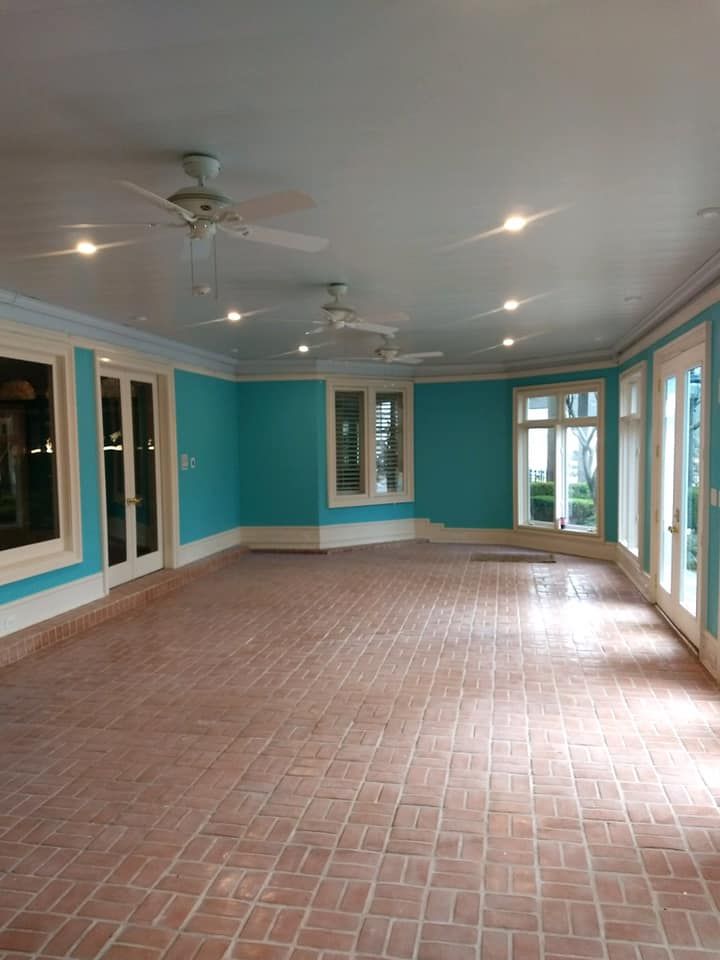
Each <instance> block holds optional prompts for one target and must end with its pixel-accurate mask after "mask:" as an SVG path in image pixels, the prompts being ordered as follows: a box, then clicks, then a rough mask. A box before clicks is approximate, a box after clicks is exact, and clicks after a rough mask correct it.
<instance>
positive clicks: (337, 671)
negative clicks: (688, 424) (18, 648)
mask: <svg viewBox="0 0 720 960" xmlns="http://www.w3.org/2000/svg"><path fill="white" fill-rule="evenodd" d="M471 552H472V548H470V547H467V548H466V547H463V546H457V547H456V546H437V545H421V544H418V545H396V546H389V547H380V548H375V549H369V550H361V551H357V552H350V553H342V554H337V555H331V556H283V555H265V556H260V555H256V556H247V557H244V558H241V559H240V560H239V561H238V562H237V563H236V564H234V565H233V566H231V567H226V568H225V569H222V570H219V571H217V572H216V573H215V574H213V575H212V576H209V577H207V578H205V579H202V580H198V581H196V582H193V583H191V584H189V585H188V586H187V588H186V589H184V590H183V591H182V592H181V593H177V594H174V595H172V596H169V597H166V598H164V599H162V600H160V601H158V602H157V603H155V604H154V606H153V607H151V608H148V609H146V610H144V611H136V612H133V613H130V614H127V615H125V616H123V617H120V618H118V619H117V620H114V621H111V622H109V623H106V624H104V625H101V626H98V627H96V628H94V629H93V630H92V631H90V632H88V633H87V634H85V635H83V636H81V637H79V638H76V639H75V640H73V641H70V642H68V643H66V644H65V645H62V646H59V647H55V648H53V649H50V650H46V651H44V652H43V653H40V654H38V655H36V656H34V657H31V658H30V659H28V660H26V661H24V662H21V663H18V664H16V665H14V666H11V667H8V668H6V669H5V670H4V671H2V672H1V673H0V770H1V777H0V955H2V956H3V957H6V958H11V957H12V958H19V957H25V958H27V956H28V955H35V956H43V957H66V956H67V957H77V958H80V960H86V958H87V960H92V958H95V957H102V958H106V960H159V958H161V957H165V958H167V960H190V958H194V960H220V958H222V957H229V958H238V960H348V958H349V957H355V958H374V957H388V958H413V957H417V958H419V960H571V958H581V960H594V958H598V960H709V958H714V960H718V958H720V810H719V809H718V801H719V800H720V691H718V688H717V686H716V685H715V684H714V683H713V682H712V681H711V679H710V678H709V676H708V675H707V674H705V672H704V671H703V670H702V668H701V667H700V666H699V665H698V663H697V662H696V661H695V660H694V659H693V658H692V657H691V655H690V654H689V653H688V652H687V651H686V650H685V648H684V647H683V646H682V644H681V643H680V642H679V640H678V639H677V638H676V637H675V636H674V635H673V634H672V633H671V632H670V631H669V630H668V628H667V627H666V626H665V625H664V624H663V623H662V622H661V621H660V620H659V618H658V616H657V615H656V614H655V612H654V611H653V610H652V609H651V608H649V607H648V606H647V605H645V604H644V603H642V602H641V601H640V600H639V598H638V596H637V594H636V593H635V592H634V590H633V589H632V588H631V587H630V586H629V584H628V583H627V581H626V580H624V578H623V577H622V576H621V575H620V574H619V573H618V571H617V570H615V569H614V568H613V567H610V566H608V565H604V564H600V563H592V562H588V561H575V560H564V561H562V562H561V563H558V564H556V565H544V564H543V565H540V564H538V565H527V564H496V563H471V562H470V561H469V557H470V553H471Z"/></svg>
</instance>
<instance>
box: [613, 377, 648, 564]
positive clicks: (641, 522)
mask: <svg viewBox="0 0 720 960" xmlns="http://www.w3.org/2000/svg"><path fill="white" fill-rule="evenodd" d="M647 366H648V365H647V363H646V362H645V361H644V360H641V361H640V362H639V363H635V364H633V366H631V367H628V368H627V369H626V370H624V371H623V372H622V373H621V374H620V377H619V379H618V500H617V518H618V545H619V546H622V549H623V550H625V552H626V553H627V555H628V557H633V559H635V560H638V557H635V556H634V554H632V553H631V552H630V551H629V550H627V548H626V547H625V546H624V545H622V544H621V543H620V537H621V535H622V530H621V527H622V510H621V503H620V501H621V498H622V495H623V490H622V480H623V476H622V466H623V440H624V426H625V424H626V423H629V422H637V423H639V424H640V456H639V457H638V477H637V486H638V488H637V491H636V492H637V504H638V529H637V542H638V551H639V553H641V552H642V547H643V543H644V542H645V539H644V538H645V503H644V500H645V464H646V457H647V455H648V452H647V450H646V449H645V448H646V446H647V443H646V439H647V416H648V412H647V410H646V407H647V387H648V383H647V373H648V371H647ZM633 383H638V384H639V387H638V390H639V403H640V408H639V412H638V414H637V415H636V416H631V415H630V414H623V412H622V405H623V391H624V389H625V387H626V385H627V384H633Z"/></svg>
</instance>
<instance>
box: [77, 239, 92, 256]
mask: <svg viewBox="0 0 720 960" xmlns="http://www.w3.org/2000/svg"><path fill="white" fill-rule="evenodd" d="M75 249H76V250H77V252H78V253H81V254H82V255H83V256H84V257H91V256H92V255H93V254H94V253H97V247H96V246H95V244H94V243H91V242H90V241H89V240H81V241H80V242H79V243H78V244H76V246H75Z"/></svg>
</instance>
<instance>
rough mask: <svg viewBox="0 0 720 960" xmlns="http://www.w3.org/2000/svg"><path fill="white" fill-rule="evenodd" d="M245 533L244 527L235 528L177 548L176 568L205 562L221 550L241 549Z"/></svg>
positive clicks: (182, 544)
mask: <svg viewBox="0 0 720 960" xmlns="http://www.w3.org/2000/svg"><path fill="white" fill-rule="evenodd" d="M278 529H280V528H278ZM244 532H245V531H244V530H243V529H242V527H234V528H233V529H232V530H224V531H223V532H222V533H215V534H213V535H212V536H211V537H203V538H202V539H201V540H193V541H191V542H190V543H181V544H180V546H179V547H178V548H177V554H176V562H175V566H176V567H184V566H185V565H186V564H188V563H194V562H195V561H196V560H204V559H205V557H211V556H212V555H213V554H214V553H220V551H221V550H229V549H230V548H231V547H239V546H241V544H242V543H243V542H244Z"/></svg>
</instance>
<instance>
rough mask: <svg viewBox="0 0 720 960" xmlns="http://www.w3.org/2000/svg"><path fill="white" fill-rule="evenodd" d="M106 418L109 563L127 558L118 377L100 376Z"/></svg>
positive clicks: (104, 449) (103, 416)
mask: <svg viewBox="0 0 720 960" xmlns="http://www.w3.org/2000/svg"><path fill="white" fill-rule="evenodd" d="M100 395H101V399H102V421H103V457H104V460H105V509H106V511H107V533H108V565H109V566H111V567H114V566H115V564H118V563H124V562H125V560H127V529H126V526H125V459H124V457H125V454H124V444H123V429H122V407H121V404H120V381H119V380H118V379H117V377H101V378H100Z"/></svg>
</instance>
